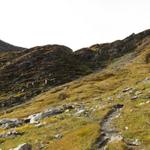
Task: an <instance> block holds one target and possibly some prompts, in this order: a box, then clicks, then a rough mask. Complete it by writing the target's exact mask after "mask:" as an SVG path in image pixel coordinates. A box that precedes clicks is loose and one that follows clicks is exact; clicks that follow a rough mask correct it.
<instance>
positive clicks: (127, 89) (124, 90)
mask: <svg viewBox="0 0 150 150" xmlns="http://www.w3.org/2000/svg"><path fill="white" fill-rule="evenodd" d="M130 90H132V88H130V87H128V88H125V89H123V91H122V92H128V91H130Z"/></svg>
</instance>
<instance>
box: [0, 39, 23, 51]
mask: <svg viewBox="0 0 150 150" xmlns="http://www.w3.org/2000/svg"><path fill="white" fill-rule="evenodd" d="M24 49H25V48H22V47H18V46H14V45H11V44H9V43H6V42H4V41H2V40H0V51H10V50H11V51H14V50H24Z"/></svg>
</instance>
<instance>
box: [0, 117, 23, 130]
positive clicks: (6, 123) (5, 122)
mask: <svg viewBox="0 0 150 150" xmlns="http://www.w3.org/2000/svg"><path fill="white" fill-rule="evenodd" d="M23 122H24V121H23V120H19V119H16V118H15V119H8V118H6V119H1V120H0V125H1V128H4V129H8V128H14V127H18V126H20V125H22V124H23Z"/></svg>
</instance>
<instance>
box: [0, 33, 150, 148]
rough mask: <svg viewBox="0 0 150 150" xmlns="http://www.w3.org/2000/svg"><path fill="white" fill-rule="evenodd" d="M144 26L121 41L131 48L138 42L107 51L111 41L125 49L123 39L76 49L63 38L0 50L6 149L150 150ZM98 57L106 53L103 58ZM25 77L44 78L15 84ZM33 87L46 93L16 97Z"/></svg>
mask: <svg viewBox="0 0 150 150" xmlns="http://www.w3.org/2000/svg"><path fill="white" fill-rule="evenodd" d="M147 32H148V33H149V31H147ZM147 32H143V33H140V34H138V35H134V38H133V36H130V37H128V38H127V39H124V40H123V41H121V43H122V44H123V45H124V44H125V45H126V46H124V47H126V48H129V47H130V46H131V45H132V44H133V43H134V44H133V45H134V46H133V45H132V46H131V47H130V48H131V49H130V48H129V49H130V50H129V49H128V50H129V51H127V52H123V53H121V54H118V55H117V56H116V55H115V53H114V55H111V56H110V57H108V58H107V54H108V53H110V51H111V50H112V49H113V48H114V47H115V48H116V47H117V50H118V49H119V48H120V50H121V47H122V46H123V45H122V44H121V45H120V44H118V41H117V44H116V42H114V43H112V44H108V45H107V46H106V45H105V44H104V45H95V46H92V47H90V48H85V49H82V50H79V51H77V52H75V53H73V52H72V51H71V50H70V49H69V48H67V47H64V46H62V47H61V46H58V45H53V46H46V47H44V49H43V47H36V48H32V49H30V50H26V51H24V52H21V53H15V54H12V53H4V52H3V53H1V55H0V56H1V57H0V61H1V60H2V59H4V60H5V61H4V64H2V66H1V69H0V73H1V74H0V79H1V80H0V83H1V84H0V87H1V90H0V100H1V102H2V101H7V104H8V105H6V106H4V105H3V103H0V104H1V106H0V148H1V149H2V150H8V149H10V148H15V147H17V146H18V145H19V144H22V143H28V144H31V145H32V147H33V150H40V149H43V150H97V149H100V150H101V149H107V150H127V149H131V150H132V149H133V150H149V149H150V134H149V133H150V37H149V35H146V36H145V34H147ZM139 35H140V36H139ZM129 39H130V40H129ZM133 39H134V40H133ZM129 41H130V44H129V43H128V42H129ZM131 41H132V42H131ZM133 41H134V42H133ZM131 43H132V44H131ZM128 44H129V45H130V46H129V47H128V46H127V45H128ZM110 45H111V46H112V47H111V46H110ZM105 46H106V47H107V48H108V49H107V48H106V47H105ZM104 49H106V53H105V55H104V54H103V52H104ZM100 51H102V53H100ZM113 52H114V51H113ZM117 53H119V52H118V51H117ZM85 54H86V55H85ZM98 54H99V55H98ZM12 55H15V56H14V57H12ZM101 56H106V58H107V59H106V60H105V61H104V60H100V58H101ZM10 60H11V62H10V63H9V64H8V63H7V61H10ZM27 60H30V61H31V60H32V64H31V63H30V64H28V63H27V65H25V64H26V62H27ZM100 62H101V63H100ZM93 63H95V65H96V67H95V68H93ZM99 63H100V64H101V65H100V66H99ZM37 64H38V66H37ZM49 65H51V67H49V68H48V66H49ZM95 65H94V66H95ZM20 66H21V67H20ZM97 66H99V67H98V69H96V68H97ZM102 66H103V67H102ZM43 68H44V69H43ZM11 71H12V72H13V74H10V73H11ZM21 72H23V74H21ZM51 72H53V73H56V74H55V77H56V78H57V80H56V81H57V82H56V83H55V84H50V82H48V83H47V81H45V79H47V77H48V76H47V75H49V74H50V73H51ZM91 72H92V73H91ZM89 73H91V74H89ZM86 74H89V75H86ZM85 75H86V76H85ZM8 77H10V78H8ZM77 78H78V79H77ZM16 79H18V80H17V82H14V80H16ZM26 79H28V80H29V79H33V80H35V79H36V81H39V82H38V84H36V86H32V87H31V86H29V87H27V88H26V89H25V90H22V91H21V92H20V91H18V90H17V89H19V88H18V87H21V89H22V88H23V84H25V83H26V82H25V80H26ZM37 79H38V80H37ZM49 79H51V78H48V80H49ZM71 79H72V80H71ZM69 81H70V82H69ZM43 82H44V84H43ZM59 82H61V83H60V84H58V83H59ZM34 85H35V84H34ZM43 87H45V88H46V90H44V88H43ZM36 88H38V89H41V92H40V93H36V94H33V95H32V96H29V97H26V100H27V101H26V100H25V101H22V103H19V101H20V97H21V96H22V95H23V94H24V93H26V92H28V91H29V92H33V91H35V90H36ZM23 96H24V95H23ZM10 97H11V98H10ZM12 97H13V98H14V97H15V98H14V99H15V101H16V103H15V105H13V100H14V99H12ZM18 97H19V98H18ZM17 98H18V99H17ZM29 100H30V101H29ZM31 115H32V116H31ZM16 120H17V121H16Z"/></svg>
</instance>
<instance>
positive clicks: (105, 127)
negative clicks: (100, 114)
mask: <svg viewBox="0 0 150 150" xmlns="http://www.w3.org/2000/svg"><path fill="white" fill-rule="evenodd" d="M122 107H123V105H122V104H117V105H114V106H113V107H112V109H111V110H110V111H109V112H108V114H107V115H106V116H105V117H104V119H103V120H102V121H101V123H100V126H101V134H100V136H99V137H98V138H97V140H96V142H95V144H94V145H93V148H92V150H105V149H106V147H107V144H108V143H109V142H112V141H114V140H121V139H122V136H121V135H120V134H119V133H118V131H117V130H116V129H115V128H114V127H113V126H112V120H113V119H114V118H116V117H118V115H120V110H121V109H122Z"/></svg>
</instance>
